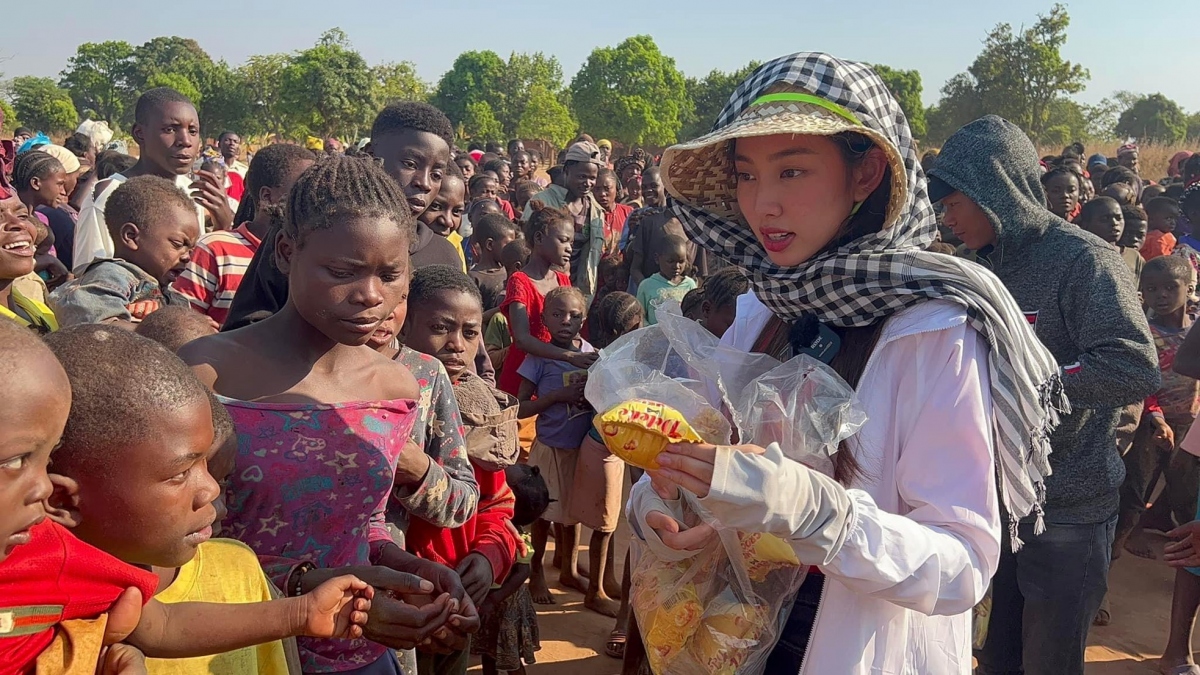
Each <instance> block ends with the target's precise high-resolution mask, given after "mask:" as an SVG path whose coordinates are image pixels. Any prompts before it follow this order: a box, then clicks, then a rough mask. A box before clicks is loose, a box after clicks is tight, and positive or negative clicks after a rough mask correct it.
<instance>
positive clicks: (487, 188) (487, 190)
mask: <svg viewBox="0 0 1200 675" xmlns="http://www.w3.org/2000/svg"><path fill="white" fill-rule="evenodd" d="M467 189H468V190H469V192H470V195H471V201H472V202H477V201H479V200H481V199H488V200H491V201H493V202H496V205H497V206H499V207H500V211H501V212H502V213H503V214H504V215H505V216H508V219H509V220H514V219H516V217H517V216H516V213H515V212H514V211H513V208H512V204H509V203H508V201H507V200H504V199H501V198H500V180H499V179H498V178H497V177H496V176H495V175H494V174H492V173H486V172H483V171H481V172H479V173H477V174H475V175H474V176H472V177H471V180H470V182H469V183H468V184H467Z"/></svg>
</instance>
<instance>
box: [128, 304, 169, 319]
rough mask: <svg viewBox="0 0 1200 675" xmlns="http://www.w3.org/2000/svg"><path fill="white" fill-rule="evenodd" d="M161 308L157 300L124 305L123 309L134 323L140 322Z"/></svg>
mask: <svg viewBox="0 0 1200 675" xmlns="http://www.w3.org/2000/svg"><path fill="white" fill-rule="evenodd" d="M160 307H162V305H160V304H159V303H158V301H157V300H139V301H138V302H135V303H132V304H128V305H125V309H126V310H128V312H129V314H130V315H131V316H132V317H133V318H134V320H136V321H141V320H142V319H144V318H146V317H147V316H149V315H151V314H153V313H154V312H157V311H158V310H159V308H160Z"/></svg>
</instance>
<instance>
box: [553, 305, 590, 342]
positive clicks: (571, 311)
mask: <svg viewBox="0 0 1200 675" xmlns="http://www.w3.org/2000/svg"><path fill="white" fill-rule="evenodd" d="M585 318H587V314H586V308H585V307H584V306H583V303H582V302H580V301H579V298H577V297H575V296H573V295H564V296H559V297H557V298H554V299H553V300H552V301H550V302H547V303H546V307H545V308H544V309H543V310H542V322H543V323H545V324H546V330H548V331H550V335H551V337H552V338H553V341H554V343H555V344H557V345H564V346H565V345H569V344H573V343H574V342H575V338H577V337H579V331H580V330H581V329H582V328H583V320H584V319H585Z"/></svg>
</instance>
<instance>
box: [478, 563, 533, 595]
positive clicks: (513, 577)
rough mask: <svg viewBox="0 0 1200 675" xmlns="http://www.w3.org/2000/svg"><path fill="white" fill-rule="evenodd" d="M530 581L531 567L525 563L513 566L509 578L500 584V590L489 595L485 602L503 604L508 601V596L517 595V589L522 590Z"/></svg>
mask: <svg viewBox="0 0 1200 675" xmlns="http://www.w3.org/2000/svg"><path fill="white" fill-rule="evenodd" d="M528 579H529V565H526V564H523V563H517V564H515V565H513V566H512V569H511V570H509V572H508V578H507V579H505V580H504V583H502V584H500V588H497V589H496V590H494V591H492V592H491V593H488V596H487V599H486V600H484V602H485V603H487V604H491V605H499V604H500V603H501V602H504V601H505V600H507V599H508V596H510V595H512V594H513V593H516V592H517V589H519V588H521V585H522V584H524V583H525V581H526V580H528Z"/></svg>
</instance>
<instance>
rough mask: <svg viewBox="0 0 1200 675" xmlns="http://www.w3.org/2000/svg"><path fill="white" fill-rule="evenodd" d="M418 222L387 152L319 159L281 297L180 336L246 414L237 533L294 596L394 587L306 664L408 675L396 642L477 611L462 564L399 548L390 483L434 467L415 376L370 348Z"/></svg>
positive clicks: (216, 386) (397, 287) (304, 197)
mask: <svg viewBox="0 0 1200 675" xmlns="http://www.w3.org/2000/svg"><path fill="white" fill-rule="evenodd" d="M411 229H412V216H411V214H410V209H409V206H408V204H407V202H406V200H405V198H404V195H403V194H402V193H401V192H400V190H399V188H398V187H397V186H396V184H395V182H394V181H393V180H392V179H391V178H390V177H389V176H388V175H387V174H386V173H385V172H384V171H383V169H382V168H381V167H380V166H379V165H377V164H375V163H374V162H372V161H370V160H363V159H356V158H351V157H340V156H339V157H333V158H330V159H327V160H324V161H322V162H320V163H318V164H316V165H314V166H313V167H312V168H310V169H308V170H307V171H305V172H304V174H303V175H301V176H300V178H299V180H297V182H296V184H295V187H294V188H293V189H292V194H291V198H290V203H289V205H288V220H287V222H286V223H285V225H284V227H283V234H282V236H281V237H280V239H279V241H278V245H277V250H276V261H277V263H278V264H279V267H280V269H281V270H282V271H283V272H284V273H285V274H287V275H288V277H289V282H290V283H289V288H288V299H287V302H286V304H285V305H284V307H283V308H282V309H281V310H279V312H277V313H276V314H274V315H272V316H271V317H269V318H267V319H264V320H262V321H259V322H258V323H254V324H251V325H249V326H246V327H244V328H241V329H238V330H235V331H231V332H228V333H220V334H218V335H214V336H211V337H206V338H201V339H200V340H196V341H194V342H192V343H190V344H188V345H186V346H185V347H184V348H183V349H181V350H180V356H181V357H182V358H183V359H184V360H185V361H186V362H188V363H189V364H191V365H192V368H193V370H194V371H195V372H196V374H197V375H198V376H199V377H200V379H201V380H202V381H204V382H205V383H206V384H208V385H209V386H210V387H212V388H213V390H214V391H215V392H216V393H217V394H219V395H220V396H221V397H222V400H223V402H224V403H225V404H226V406H227V407H229V410H230V413H231V415H232V416H233V418H234V422H235V425H236V428H237V432H238V458H237V463H236V466H235V469H234V471H233V473H232V474H231V478H230V486H229V499H230V504H229V506H230V509H229V511H230V513H229V516H228V518H227V520H226V524H227V528H228V530H229V532H230V534H231V535H232V536H235V537H237V538H238V539H240V540H241V541H242V542H244V543H246V544H247V545H249V546H250V547H251V548H253V549H254V550H255V552H256V553H257V554H258V556H259V559H260V560H261V561H262V564H263V567H264V569H266V570H267V573H268V574H270V575H271V576H272V578H273V579H274V580H275V582H276V584H277V585H278V586H279V588H280V589H281V590H282V591H283V592H284V593H286V594H288V595H295V594H299V593H304V592H306V591H308V590H309V589H311V588H313V587H314V586H315V585H316V584H319V583H320V582H321V581H323V580H325V579H327V578H329V577H330V576H333V575H335V574H341V573H346V572H347V571H352V572H353V573H354V574H356V575H358V576H359V578H361V579H363V580H364V581H366V582H367V583H369V584H371V585H373V586H375V588H376V589H377V590H379V591H383V592H380V593H377V594H376V595H375V600H374V602H373V603H372V608H371V612H370V615H369V618H368V621H367V625H366V626H365V629H364V632H365V637H366V638H367V639H365V640H355V641H316V640H309V641H303V642H301V643H300V648H301V661H302V665H303V668H304V671H305V672H310V673H330V672H339V673H364V674H370V675H374V674H376V673H379V674H388V675H398V674H399V672H400V670H399V666H398V664H397V662H396V659H395V656H394V655H393V653H392V652H391V651H389V649H388V648H392V649H408V648H412V647H414V646H415V645H417V644H421V643H423V642H425V641H426V639H430V640H432V641H433V644H432V645H430V646H429V647H427V648H432V649H440V650H442V651H456V650H460V649H463V647H464V645H465V643H466V639H467V638H466V635H467V633H470V632H474V630H476V629H477V628H478V625H479V617H478V614H477V613H476V611H475V608H474V606H473V605H472V604H471V600H470V598H469V597H467V596H466V593H465V592H464V591H463V588H462V584H461V582H460V581H459V579H458V576H457V575H456V574H455V573H454V572H453V570H450V569H449V568H446V567H443V566H441V565H437V564H435V563H432V562H428V561H423V560H420V559H418V558H416V557H414V556H412V555H411V554H408V553H406V552H404V551H403V550H401V549H400V548H399V547H398V546H396V544H395V543H394V542H392V540H391V538H390V537H389V536H388V535H387V530H386V527H385V525H384V513H385V510H386V507H387V501H388V495H389V493H390V492H391V491H392V488H393V485H397V484H411V483H415V482H419V481H420V480H421V478H422V477H423V476H424V475H425V474H426V473H428V472H429V470H430V466H431V462H430V459H429V457H428V456H426V455H425V453H424V452H422V451H421V449H420V448H418V447H416V446H415V445H414V444H412V443H411V442H410V441H409V440H408V436H409V433H410V432H411V430H412V427H413V424H414V421H415V418H416V399H417V397H418V395H419V393H418V387H417V383H416V380H415V379H414V378H413V376H412V374H411V373H410V372H409V371H408V370H406V369H405V368H404V367H403V366H402V365H400V364H398V363H396V362H394V361H392V360H390V359H387V358H386V357H384V356H382V355H380V354H377V353H376V352H374V351H372V350H370V349H362V346H363V345H365V344H366V343H367V341H368V339H369V338H370V337H371V334H372V332H374V330H375V328H376V327H377V326H378V325H379V324H380V323H381V322H382V321H383V320H384V318H385V317H387V316H388V315H390V314H391V313H392V311H393V310H394V309H395V308H396V306H397V305H398V304H399V303H400V302H402V301H403V299H404V289H405V288H407V286H408V282H407V276H408V274H409V259H408V247H409V234H408V233H409V232H410V231H411ZM412 575H417V576H418V577H421V578H423V579H425V580H427V581H426V582H424V583H423V582H421V581H420V580H419V579H417V578H415V577H414V576H412ZM431 592H433V595H434V596H436V597H435V598H434V599H433V600H432V601H430V600H428V595H429V594H430V593H431ZM416 593H423V594H425V595H426V596H427V597H426V598H425V599H418V598H417V597H414V594H416ZM393 596H397V597H399V598H406V597H407V598H408V599H409V600H410V601H411V603H408V602H402V601H401V600H398V599H396V598H395V597H393Z"/></svg>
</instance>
